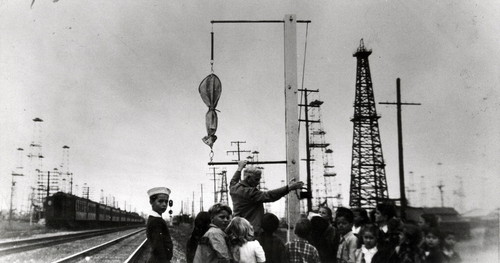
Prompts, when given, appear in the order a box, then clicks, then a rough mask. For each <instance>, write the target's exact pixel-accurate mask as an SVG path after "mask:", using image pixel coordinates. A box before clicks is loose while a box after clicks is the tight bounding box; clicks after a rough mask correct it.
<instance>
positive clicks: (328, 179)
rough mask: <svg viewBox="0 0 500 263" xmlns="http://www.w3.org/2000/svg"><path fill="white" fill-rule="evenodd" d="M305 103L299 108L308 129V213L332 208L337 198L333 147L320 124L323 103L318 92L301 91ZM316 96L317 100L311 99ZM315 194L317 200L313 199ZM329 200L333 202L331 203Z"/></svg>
mask: <svg viewBox="0 0 500 263" xmlns="http://www.w3.org/2000/svg"><path fill="white" fill-rule="evenodd" d="M300 91H301V92H302V94H303V96H302V98H303V103H301V104H299V106H300V107H302V108H303V109H304V119H299V121H301V122H304V123H305V127H306V159H305V161H306V169H307V188H308V189H309V194H310V195H309V196H308V198H307V210H308V211H311V210H312V209H313V208H317V207H319V206H322V205H328V206H332V205H333V201H332V199H334V198H335V196H334V194H333V192H334V189H333V188H332V184H333V180H334V176H335V175H336V173H335V172H334V170H333V168H334V165H333V157H332V153H333V151H332V150H331V149H330V148H328V147H329V146H330V143H327V142H326V138H325V134H326V132H325V130H324V128H323V123H322V121H321V107H320V106H321V105H322V104H323V101H321V100H320V99H319V98H318V97H319V96H318V94H319V90H309V89H300ZM312 95H316V97H315V98H314V99H310V98H309V96H312ZM313 193H314V196H313ZM313 199H314V200H315V203H314V204H313V202H312V201H313ZM329 200H330V201H329Z"/></svg>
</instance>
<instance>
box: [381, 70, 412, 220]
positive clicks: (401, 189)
mask: <svg viewBox="0 0 500 263" xmlns="http://www.w3.org/2000/svg"><path fill="white" fill-rule="evenodd" d="M396 99H397V100H396V102H379V104H390V105H396V108H397V115H398V157H399V193H400V196H401V211H400V216H401V218H402V219H406V207H407V200H406V193H405V170H404V161H403V127H402V126H403V125H402V122H401V105H420V103H402V102H401V80H400V79H399V78H397V79H396Z"/></svg>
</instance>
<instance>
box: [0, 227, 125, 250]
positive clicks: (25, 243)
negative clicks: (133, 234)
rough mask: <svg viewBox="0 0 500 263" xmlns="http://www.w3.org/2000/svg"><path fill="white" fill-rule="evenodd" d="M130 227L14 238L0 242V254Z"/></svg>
mask: <svg viewBox="0 0 500 263" xmlns="http://www.w3.org/2000/svg"><path fill="white" fill-rule="evenodd" d="M129 228H130V227H125V228H123V227H121V228H107V229H104V230H92V231H86V232H83V233H74V234H66V235H55V236H50V237H41V238H29V239H22V240H14V241H7V242H1V243H0V247H1V248H0V256H5V255H9V254H13V253H18V252H24V251H28V250H33V249H37V248H41V247H47V246H49V245H56V244H61V243H66V242H69V241H73V240H77V239H84V238H90V237H95V236H100V235H105V234H108V233H112V232H117V231H122V230H124V229H129Z"/></svg>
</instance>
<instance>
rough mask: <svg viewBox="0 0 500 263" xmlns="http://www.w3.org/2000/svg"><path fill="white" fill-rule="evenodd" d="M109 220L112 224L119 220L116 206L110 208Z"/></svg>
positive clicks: (118, 211) (118, 210)
mask: <svg viewBox="0 0 500 263" xmlns="http://www.w3.org/2000/svg"><path fill="white" fill-rule="evenodd" d="M111 221H112V222H113V223H114V224H117V223H118V222H120V209H118V208H114V207H113V208H111Z"/></svg>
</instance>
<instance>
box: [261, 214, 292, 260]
mask: <svg viewBox="0 0 500 263" xmlns="http://www.w3.org/2000/svg"><path fill="white" fill-rule="evenodd" d="M279 223H280V221H279V219H278V217H276V215H274V214H272V213H266V214H264V216H263V217H262V230H263V232H262V233H261V235H260V236H259V237H258V238H257V240H258V241H259V243H260V245H261V246H262V248H263V249H264V253H265V254H266V262H267V263H280V262H285V258H284V256H285V243H284V242H283V240H281V239H280V238H279V237H278V236H277V235H276V234H275V232H276V231H277V230H278V227H279Z"/></svg>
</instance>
